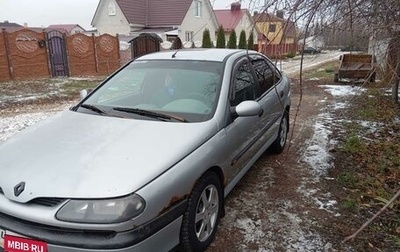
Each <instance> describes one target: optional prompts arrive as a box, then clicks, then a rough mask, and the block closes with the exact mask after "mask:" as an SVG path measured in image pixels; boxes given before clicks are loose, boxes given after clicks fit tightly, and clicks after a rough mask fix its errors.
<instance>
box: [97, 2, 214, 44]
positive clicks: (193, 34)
mask: <svg viewBox="0 0 400 252" xmlns="http://www.w3.org/2000/svg"><path fill="white" fill-rule="evenodd" d="M91 24H92V26H93V27H95V28H96V29H97V31H98V33H99V34H104V33H108V34H111V35H116V34H121V35H131V36H134V37H136V36H138V35H139V34H141V33H155V34H157V35H158V36H159V37H160V38H161V39H162V40H163V41H171V42H172V41H174V40H175V39H176V38H177V37H179V38H180V39H181V40H182V41H192V42H194V41H201V40H202V38H203V31H204V30H205V29H208V30H209V31H210V35H211V40H215V31H216V30H217V29H218V22H217V19H216V17H215V14H214V12H213V9H212V6H211V3H210V0H169V1H165V0H136V1H131V0H100V1H99V4H98V6H97V9H96V11H95V14H94V16H93V19H92V22H91Z"/></svg>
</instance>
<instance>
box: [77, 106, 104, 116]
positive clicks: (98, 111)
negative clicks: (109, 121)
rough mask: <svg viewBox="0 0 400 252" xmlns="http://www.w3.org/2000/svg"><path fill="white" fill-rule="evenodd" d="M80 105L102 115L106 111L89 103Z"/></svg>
mask: <svg viewBox="0 0 400 252" xmlns="http://www.w3.org/2000/svg"><path fill="white" fill-rule="evenodd" d="M80 107H82V108H85V109H89V110H91V111H94V112H96V113H97V114H100V115H104V114H106V112H104V111H103V110H101V109H99V108H98V107H96V106H94V105H91V104H82V105H81V106H80Z"/></svg>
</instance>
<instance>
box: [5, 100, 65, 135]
mask: <svg viewBox="0 0 400 252" xmlns="http://www.w3.org/2000/svg"><path fill="white" fill-rule="evenodd" d="M69 107H70V105H67V106H66V105H65V104H63V105H60V106H59V107H57V108H55V109H52V110H49V111H43V112H35V113H25V114H18V115H15V116H9V117H1V118H0V119H1V120H0V143H1V142H2V141H5V140H6V139H8V138H10V137H12V136H13V135H15V134H16V133H18V132H20V131H21V130H23V129H25V128H27V127H29V126H31V125H34V124H36V123H37V122H39V121H41V120H44V119H46V118H48V117H50V116H52V115H54V114H56V113H58V112H60V111H62V110H65V109H68V108H69Z"/></svg>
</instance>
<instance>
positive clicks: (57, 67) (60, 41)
mask: <svg viewBox="0 0 400 252" xmlns="http://www.w3.org/2000/svg"><path fill="white" fill-rule="evenodd" d="M47 41H48V45H49V53H50V65H51V74H52V76H53V77H57V76H68V75H69V71H68V61H67V51H66V48H65V39H64V34H63V33H61V32H60V31H50V32H48V33H47Z"/></svg>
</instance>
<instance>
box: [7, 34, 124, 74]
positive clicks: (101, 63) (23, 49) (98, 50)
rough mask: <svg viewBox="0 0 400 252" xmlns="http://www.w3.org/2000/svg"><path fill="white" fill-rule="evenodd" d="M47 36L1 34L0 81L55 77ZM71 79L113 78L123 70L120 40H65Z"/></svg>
mask: <svg viewBox="0 0 400 252" xmlns="http://www.w3.org/2000/svg"><path fill="white" fill-rule="evenodd" d="M46 40H47V34H46V33H45V32H35V31H32V30H28V29H22V30H19V31H16V32H13V33H8V32H6V31H5V30H2V32H1V33H0V81H7V80H13V79H17V80H20V79H39V78H49V77H51V67H52V65H51V62H50V59H49V49H48V46H49V44H48V42H46ZM65 48H66V50H67V51H66V52H67V53H66V54H67V62H68V68H69V73H68V74H69V76H95V75H109V74H110V73H112V72H114V71H115V70H116V69H118V68H119V67H120V65H121V64H120V53H119V41H118V37H113V36H110V35H102V36H100V37H96V36H94V35H93V36H87V35H84V34H74V35H72V36H68V37H65Z"/></svg>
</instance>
